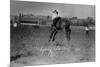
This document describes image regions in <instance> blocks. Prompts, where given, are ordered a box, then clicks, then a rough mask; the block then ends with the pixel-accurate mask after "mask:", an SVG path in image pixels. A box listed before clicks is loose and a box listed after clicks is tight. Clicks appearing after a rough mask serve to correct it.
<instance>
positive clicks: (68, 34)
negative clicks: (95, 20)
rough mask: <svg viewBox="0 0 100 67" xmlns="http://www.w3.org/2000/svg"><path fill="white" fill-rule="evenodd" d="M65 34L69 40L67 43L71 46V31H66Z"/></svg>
mask: <svg viewBox="0 0 100 67" xmlns="http://www.w3.org/2000/svg"><path fill="white" fill-rule="evenodd" d="M65 33H66V39H67V42H68V44H70V39H71V38H70V31H69V30H65Z"/></svg>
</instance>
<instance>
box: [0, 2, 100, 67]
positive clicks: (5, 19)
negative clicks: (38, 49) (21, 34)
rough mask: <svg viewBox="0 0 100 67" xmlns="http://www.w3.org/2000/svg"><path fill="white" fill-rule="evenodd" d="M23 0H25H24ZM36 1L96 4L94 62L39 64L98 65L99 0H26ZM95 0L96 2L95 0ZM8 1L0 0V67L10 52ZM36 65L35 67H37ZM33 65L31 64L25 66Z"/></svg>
mask: <svg viewBox="0 0 100 67" xmlns="http://www.w3.org/2000/svg"><path fill="white" fill-rule="evenodd" d="M24 1H25V0H24ZM27 1H38V2H55V3H69V4H87V5H96V45H97V46H96V62H95V63H70V64H53V65H39V66H41V67H51V66H52V67H55V66H58V67H61V66H62V67H65V66H67V67H99V61H100V58H99V57H100V52H99V51H100V48H99V47H100V45H99V43H100V42H99V34H100V32H99V29H100V28H99V27H100V20H99V19H100V16H99V15H100V14H99V13H100V7H99V6H100V5H99V4H100V3H99V0H27ZM96 1H97V2H96ZM9 21H10V1H9V0H0V45H1V47H0V67H8V66H9V55H10V54H9V52H10V49H9V48H10V24H9V23H10V22H9ZM39 66H37V67H39ZM27 67H33V66H27Z"/></svg>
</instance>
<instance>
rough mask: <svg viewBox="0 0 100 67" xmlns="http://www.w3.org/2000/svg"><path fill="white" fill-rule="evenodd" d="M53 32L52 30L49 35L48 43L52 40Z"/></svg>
mask: <svg viewBox="0 0 100 67" xmlns="http://www.w3.org/2000/svg"><path fill="white" fill-rule="evenodd" d="M54 32H55V30H54V29H53V30H52V32H51V34H50V37H49V41H50V40H51V39H52V37H53V34H54Z"/></svg>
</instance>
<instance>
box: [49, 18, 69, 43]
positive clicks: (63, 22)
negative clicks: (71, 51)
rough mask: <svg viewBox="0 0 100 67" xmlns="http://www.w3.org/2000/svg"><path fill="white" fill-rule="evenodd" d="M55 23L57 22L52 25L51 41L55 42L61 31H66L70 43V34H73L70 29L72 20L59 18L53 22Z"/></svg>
mask: <svg viewBox="0 0 100 67" xmlns="http://www.w3.org/2000/svg"><path fill="white" fill-rule="evenodd" d="M53 22H56V23H55V24H52V25H51V34H50V37H49V41H52V42H53V41H55V36H56V34H57V33H58V32H59V31H63V30H64V31H65V34H66V38H67V41H68V42H69V41H70V40H71V37H70V34H71V28H70V25H71V24H70V22H71V21H70V20H69V19H66V18H62V17H58V18H56V19H54V20H53Z"/></svg>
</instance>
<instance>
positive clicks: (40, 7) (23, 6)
mask: <svg viewBox="0 0 100 67" xmlns="http://www.w3.org/2000/svg"><path fill="white" fill-rule="evenodd" d="M55 9H56V10H58V12H59V15H60V16H62V17H73V16H76V17H78V18H87V17H93V18H95V6H94V5H79V4H61V3H59V4H58V3H46V2H45V3H44V2H33V1H32V2H28V1H15V0H11V2H10V12H11V13H10V14H11V15H17V14H19V13H24V14H35V15H44V16H48V15H52V11H53V10H55Z"/></svg>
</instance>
